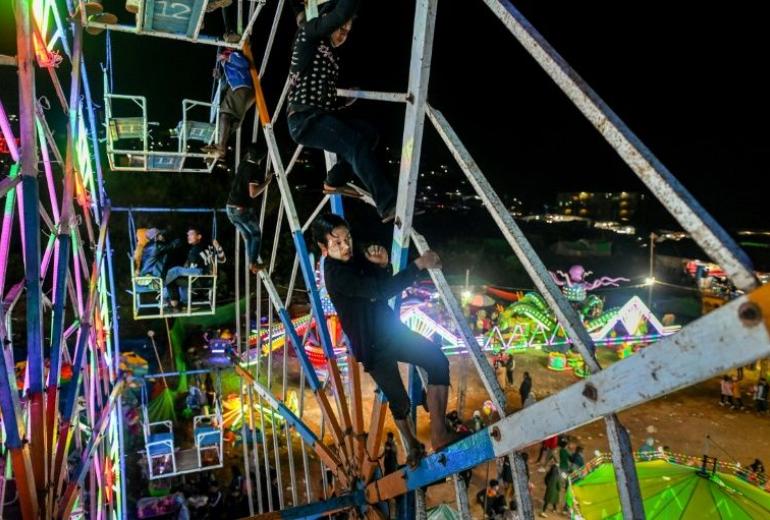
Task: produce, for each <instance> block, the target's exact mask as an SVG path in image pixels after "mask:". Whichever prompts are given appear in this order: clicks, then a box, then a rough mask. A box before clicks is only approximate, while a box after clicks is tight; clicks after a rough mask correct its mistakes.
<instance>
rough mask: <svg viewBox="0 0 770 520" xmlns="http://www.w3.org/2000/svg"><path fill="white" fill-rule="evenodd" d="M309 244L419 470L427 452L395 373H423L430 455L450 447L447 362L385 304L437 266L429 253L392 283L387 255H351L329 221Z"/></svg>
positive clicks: (316, 226) (342, 230)
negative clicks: (414, 369) (413, 369)
mask: <svg viewBox="0 0 770 520" xmlns="http://www.w3.org/2000/svg"><path fill="white" fill-rule="evenodd" d="M313 239H314V240H315V242H316V243H317V244H318V246H319V247H320V249H321V252H322V254H323V255H324V256H325V257H326V259H325V260H324V272H323V276H324V280H325V284H326V289H327V291H328V292H329V297H330V298H331V301H332V303H333V304H334V307H335V309H336V310H337V315H338V316H339V319H340V322H341V323H342V328H343V330H344V331H345V334H347V337H348V339H349V340H350V347H351V349H352V351H353V355H354V356H355V358H356V360H358V361H359V362H360V363H362V364H363V366H364V370H365V371H366V372H369V374H370V375H371V376H372V378H373V379H374V381H375V382H376V383H377V385H378V386H379V387H380V390H382V392H383V393H384V394H385V397H387V398H388V402H389V404H390V411H391V412H392V413H393V419H394V420H395V423H396V426H397V427H398V430H399V431H400V432H401V435H402V436H403V438H404V442H405V443H406V445H407V449H408V451H409V454H408V457H407V462H408V463H409V464H410V465H416V464H417V463H418V462H419V460H420V458H421V457H422V455H423V452H424V448H423V447H422V445H421V444H420V442H419V441H418V440H417V438H416V437H415V434H414V432H413V430H412V427H411V426H410V424H411V421H410V420H409V412H410V408H411V404H410V402H409V396H408V394H407V392H406V389H405V388H404V383H403V381H402V380H401V375H400V373H399V371H398V362H399V361H401V362H403V363H411V364H413V365H417V366H418V367H421V368H422V369H424V370H425V372H426V373H427V379H428V381H427V383H428V384H427V396H426V397H427V406H426V408H427V409H428V411H429V413H430V437H431V445H432V447H433V449H434V451H437V450H439V449H441V448H443V447H444V446H446V445H448V444H450V443H451V442H453V441H454V440H455V436H453V435H452V434H450V433H449V432H448V431H447V429H446V421H445V419H444V418H445V415H446V407H447V399H448V396H449V360H447V357H446V356H445V355H444V353H443V352H442V350H441V347H440V346H439V345H437V344H436V343H433V342H432V341H429V340H428V339H426V338H424V337H423V336H421V335H419V334H417V333H416V332H413V331H412V330H411V329H409V327H407V326H406V325H404V324H403V323H401V320H400V319H399V317H398V315H397V314H396V313H395V312H394V311H393V309H391V308H390V306H389V305H388V300H389V299H391V298H393V297H395V296H397V295H399V294H401V292H402V291H403V290H404V289H406V288H407V287H408V286H409V285H411V284H412V283H413V282H414V281H415V280H416V279H417V276H418V274H419V273H420V271H423V270H425V269H433V268H438V267H440V266H441V260H440V259H439V257H438V255H437V254H436V253H435V252H433V251H426V252H425V253H424V254H423V255H422V256H420V257H419V258H417V259H416V260H415V261H414V262H412V263H411V264H410V265H409V266H408V267H407V268H406V269H404V270H403V271H401V272H399V273H398V274H396V275H395V276H393V275H392V273H391V270H390V264H389V263H388V253H387V251H386V250H385V248H383V247H382V246H379V245H372V246H369V247H368V248H367V249H366V251H365V252H364V253H363V254H355V253H354V250H353V237H352V236H351V234H350V226H349V225H348V223H347V222H346V221H345V219H343V218H342V217H340V216H338V215H334V214H331V213H328V214H324V215H321V216H319V217H318V218H317V219H316V221H315V222H314V223H313Z"/></svg>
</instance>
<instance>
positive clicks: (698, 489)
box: [568, 460, 770, 520]
mask: <svg viewBox="0 0 770 520" xmlns="http://www.w3.org/2000/svg"><path fill="white" fill-rule="evenodd" d="M636 470H637V473H638V474H639V485H640V487H641V491H642V499H643V500H644V510H645V512H646V514H647V518H648V520H655V519H660V520H680V519H683V520H690V519H692V520H707V519H712V518H713V519H725V520H727V519H730V520H744V519H746V520H749V519H760V518H770V493H768V492H766V491H764V490H762V489H760V488H759V487H757V486H755V485H753V484H750V483H748V482H746V481H744V480H741V479H740V478H738V477H736V476H734V475H729V474H726V473H720V472H717V473H715V474H713V475H711V474H709V476H708V477H703V476H700V475H698V471H699V470H698V468H695V467H691V466H683V465H680V464H675V463H672V462H668V461H666V460H652V461H646V462H637V463H636ZM568 500H571V501H572V503H574V504H575V506H576V508H575V510H576V515H575V516H574V517H573V518H581V517H582V518H584V519H585V520H595V519H604V518H607V519H612V520H616V519H617V520H619V519H621V518H622V514H621V512H620V502H619V501H618V492H617V488H616V487H615V473H614V471H613V467H612V464H609V463H604V464H600V465H599V466H597V467H596V469H594V470H593V471H591V472H589V473H588V474H587V475H586V476H585V477H584V478H582V479H580V480H579V481H577V482H576V483H574V484H573V485H572V486H571V488H570V496H569V497H568ZM577 513H579V515H580V516H577Z"/></svg>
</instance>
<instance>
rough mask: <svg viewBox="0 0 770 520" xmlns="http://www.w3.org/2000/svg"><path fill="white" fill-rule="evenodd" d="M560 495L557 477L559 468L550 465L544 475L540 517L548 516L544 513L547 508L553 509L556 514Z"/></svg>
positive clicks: (559, 481)
mask: <svg viewBox="0 0 770 520" xmlns="http://www.w3.org/2000/svg"><path fill="white" fill-rule="evenodd" d="M560 494H561V475H559V467H558V466H557V465H556V464H551V468H550V469H549V470H548V473H546V475H545V496H544V497H543V511H541V512H540V516H542V517H547V516H548V514H547V513H546V511H547V510H548V506H551V507H552V508H553V511H554V513H555V512H556V506H557V505H558V504H559V495H560Z"/></svg>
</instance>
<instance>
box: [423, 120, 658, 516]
mask: <svg viewBox="0 0 770 520" xmlns="http://www.w3.org/2000/svg"><path fill="white" fill-rule="evenodd" d="M427 114H428V118H429V119H430V120H431V121H432V122H433V124H434V126H435V127H436V130H438V133H439V135H440V136H441V138H442V139H443V140H444V143H445V144H446V145H447V147H448V148H449V151H450V152H451V153H452V155H453V156H454V158H455V159H456V160H457V163H458V164H459V165H460V168H461V169H462V170H463V173H465V175H466V177H467V178H468V181H469V182H470V183H471V185H472V186H473V189H474V190H476V193H477V194H478V195H479V197H480V198H481V200H482V201H483V202H484V207H485V208H487V210H488V211H489V213H490V215H491V216H492V219H493V220H494V221H495V223H496V224H497V225H498V227H499V228H500V230H501V231H502V233H503V235H504V236H505V238H506V240H507V241H508V244H509V245H510V246H511V249H513V252H514V253H515V254H516V256H517V257H518V259H519V261H520V262H521V264H522V266H523V267H524V270H525V271H527V273H528V274H529V276H530V278H531V279H532V282H533V283H534V284H535V287H537V289H538V290H539V291H540V293H541V294H542V295H543V298H544V299H545V300H546V302H548V305H549V306H550V308H551V309H553V311H554V314H556V317H557V318H558V320H559V323H561V324H562V326H563V327H564V329H565V330H566V331H567V334H568V335H569V337H570V338H572V342H573V343H572V344H573V346H574V347H575V349H577V351H578V352H580V355H581V356H582V357H583V359H584V360H585V364H586V367H587V368H588V369H589V371H591V372H592V373H593V372H597V371H599V370H601V366H600V365H599V362H598V361H597V359H596V356H595V349H596V346H595V345H594V342H593V339H592V338H591V336H590V335H589V334H588V331H587V330H586V329H585V327H584V326H583V321H582V319H581V318H580V316H579V315H578V314H577V312H575V309H574V308H573V307H572V305H571V303H570V302H569V301H568V300H567V298H566V297H565V296H564V294H563V293H562V291H561V289H559V287H557V285H556V283H554V281H553V279H552V278H551V276H550V274H549V272H548V269H547V268H546V267H545V264H543V261H542V260H541V259H540V257H539V256H538V255H537V252H536V251H535V249H534V248H533V247H532V244H530V243H529V241H528V240H527V238H526V236H524V233H523V232H522V231H521V228H519V226H518V224H516V222H515V221H514V219H513V217H512V216H511V214H510V213H509V212H508V210H507V209H506V208H505V205H504V204H503V201H502V200H500V197H499V196H498V195H497V193H496V192H495V191H494V189H493V188H492V186H491V185H490V184H489V181H487V179H486V177H485V176H484V174H483V173H482V172H481V170H480V169H479V167H478V165H477V164H476V162H475V161H474V160H473V157H471V155H470V152H468V150H467V149H466V148H465V145H463V143H462V141H460V138H459V137H458V136H457V134H456V133H455V131H454V129H452V127H451V126H450V125H449V123H448V122H447V120H446V118H444V116H443V115H442V114H441V112H439V111H437V110H435V109H433V108H432V107H428V111H427ZM606 423H607V424H606V426H607V438H608V439H609V442H610V447H611V448H612V450H611V451H612V458H613V463H614V464H613V468H614V469H615V478H616V482H617V485H618V494H619V496H620V500H621V503H622V504H623V511H624V515H627V516H625V518H629V519H630V518H634V519H639V518H644V507H643V504H642V498H641V492H640V490H639V479H638V477H637V475H636V466H635V465H634V461H633V458H632V457H631V452H632V449H631V445H630V441H629V438H628V434H627V433H626V431H625V429H624V428H623V426H622V425H621V424H620V420H619V419H618V417H617V416H615V415H614V414H610V415H609V416H608V417H606Z"/></svg>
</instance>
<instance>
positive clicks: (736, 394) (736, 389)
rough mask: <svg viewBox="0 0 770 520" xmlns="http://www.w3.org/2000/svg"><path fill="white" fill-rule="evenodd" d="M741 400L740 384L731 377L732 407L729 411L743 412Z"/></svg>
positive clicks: (736, 379)
mask: <svg viewBox="0 0 770 520" xmlns="http://www.w3.org/2000/svg"><path fill="white" fill-rule="evenodd" d="M744 408H745V407H744V406H743V398H742V397H741V383H740V380H739V379H738V378H737V377H733V405H732V406H731V407H730V409H731V410H743V409H744Z"/></svg>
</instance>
